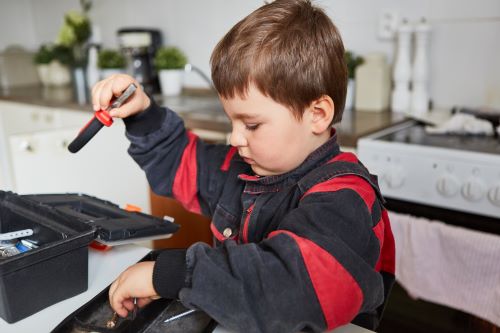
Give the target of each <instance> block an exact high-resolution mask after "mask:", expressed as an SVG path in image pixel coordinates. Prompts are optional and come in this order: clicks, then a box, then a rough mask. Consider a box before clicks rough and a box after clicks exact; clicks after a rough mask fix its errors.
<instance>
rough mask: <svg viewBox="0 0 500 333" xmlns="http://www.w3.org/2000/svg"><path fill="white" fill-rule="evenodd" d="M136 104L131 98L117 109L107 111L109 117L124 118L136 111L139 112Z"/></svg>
mask: <svg viewBox="0 0 500 333" xmlns="http://www.w3.org/2000/svg"><path fill="white" fill-rule="evenodd" d="M138 102H139V101H138V100H137V99H134V98H131V100H129V101H126V102H125V104H123V105H122V106H120V107H119V108H116V109H111V110H109V115H110V116H111V117H117V118H126V117H128V116H130V115H131V114H132V113H134V112H135V111H136V110H139V107H138Z"/></svg>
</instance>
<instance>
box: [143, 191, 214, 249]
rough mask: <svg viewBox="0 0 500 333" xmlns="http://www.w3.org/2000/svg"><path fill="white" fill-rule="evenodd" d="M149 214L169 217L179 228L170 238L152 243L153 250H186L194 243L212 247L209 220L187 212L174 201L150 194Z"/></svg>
mask: <svg viewBox="0 0 500 333" xmlns="http://www.w3.org/2000/svg"><path fill="white" fill-rule="evenodd" d="M151 213H152V214H153V215H155V216H158V217H163V216H165V215H168V216H171V217H173V218H174V219H175V223H177V224H179V225H180V226H181V228H180V229H179V231H177V232H176V233H175V234H174V235H173V236H172V237H170V238H168V239H160V240H155V241H153V248H155V249H163V248H188V247H189V246H190V245H191V244H193V243H196V242H205V243H207V244H209V245H212V232H211V231H210V219H209V218H207V217H205V216H202V215H198V214H194V213H191V212H189V211H187V210H186V209H184V207H182V206H181V204H180V203H178V202H177V201H176V200H175V199H172V198H166V197H162V196H159V195H156V194H154V193H153V192H151Z"/></svg>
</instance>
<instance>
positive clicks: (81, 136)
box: [68, 83, 137, 153]
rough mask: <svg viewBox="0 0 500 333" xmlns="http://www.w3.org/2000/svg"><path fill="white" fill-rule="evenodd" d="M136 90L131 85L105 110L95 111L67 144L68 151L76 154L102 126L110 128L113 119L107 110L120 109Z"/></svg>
mask: <svg viewBox="0 0 500 333" xmlns="http://www.w3.org/2000/svg"><path fill="white" fill-rule="evenodd" d="M136 89H137V87H136V86H135V85H134V84H133V83H132V84H131V85H129V86H128V88H127V89H126V90H125V91H124V92H123V93H122V94H121V95H120V96H119V97H118V98H117V99H116V100H114V101H113V103H111V105H110V106H109V107H108V108H107V109H106V110H99V111H96V112H95V113H94V116H93V117H92V119H90V121H89V122H88V123H87V124H86V125H85V126H84V127H83V128H82V129H81V130H80V132H78V135H77V137H76V138H75V139H74V140H73V141H72V142H71V143H70V144H69V146H68V150H69V151H70V152H72V153H76V152H78V151H79V150H80V149H82V148H83V146H85V145H86V144H87V143H88V142H89V141H90V139H92V138H93V137H94V136H95V135H96V134H97V132H99V130H100V129H101V128H102V127H103V126H107V127H109V126H111V125H112V124H113V118H112V117H111V116H110V115H109V110H111V109H114V108H118V107H120V106H121V105H122V104H123V103H124V102H125V101H126V100H127V99H128V98H129V97H130V96H131V95H132V94H133V93H134V92H135V90H136Z"/></svg>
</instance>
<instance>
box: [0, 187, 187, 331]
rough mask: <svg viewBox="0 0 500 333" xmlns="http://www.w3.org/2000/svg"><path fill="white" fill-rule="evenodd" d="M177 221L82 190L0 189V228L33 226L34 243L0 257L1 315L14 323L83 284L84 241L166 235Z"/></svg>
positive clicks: (175, 227) (78, 290)
mask: <svg viewBox="0 0 500 333" xmlns="http://www.w3.org/2000/svg"><path fill="white" fill-rule="evenodd" d="M178 228H179V226H178V225H176V224H174V223H170V222H167V221H164V220H163V219H160V218H156V217H153V216H149V215H146V214H142V213H138V212H127V211H124V210H122V209H120V208H119V207H118V206H117V205H114V204H112V203H110V202H108V201H103V200H100V199H98V198H95V197H91V196H87V195H81V194H49V195H45V194H43V195H23V196H20V195H17V194H15V193H12V192H5V191H0V233H7V232H12V231H17V230H22V229H33V235H32V236H30V237H29V239H31V240H33V241H35V243H38V244H39V247H38V248H35V249H31V250H29V251H27V252H24V253H20V254H17V255H14V256H11V257H0V317H1V318H3V319H4V320H5V321H7V322H8V323H14V322H16V321H19V320H21V319H23V318H26V317H27V316H29V315H32V314H34V313H36V312H38V311H40V310H42V309H44V308H46V307H48V306H50V305H52V304H55V303H57V302H60V301H62V300H65V299H67V298H70V297H72V296H75V295H78V294H80V293H82V292H84V291H86V290H87V288H88V245H89V244H90V243H91V242H92V241H93V240H94V239H97V240H98V241H100V242H101V241H102V242H106V241H108V242H109V243H117V242H135V241H139V240H142V239H145V238H149V239H151V238H156V237H166V236H170V234H172V233H174V232H175V231H177V230H178Z"/></svg>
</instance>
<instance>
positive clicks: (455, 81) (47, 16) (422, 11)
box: [0, 0, 500, 107]
mask: <svg viewBox="0 0 500 333" xmlns="http://www.w3.org/2000/svg"><path fill="white" fill-rule="evenodd" d="M262 3H263V1H262V0H206V1H202V0H183V1H175V0H142V1H136V0H134V1H132V0H95V1H94V7H93V9H92V13H91V17H92V19H93V22H94V23H96V24H97V25H99V26H100V29H101V34H102V40H103V42H104V44H105V45H106V46H108V47H116V46H117V41H116V30H118V29H119V28H121V27H125V26H127V27H130V26H141V27H156V28H159V29H160V30H161V31H162V32H163V35H164V39H165V42H166V43H167V44H173V45H177V46H179V47H181V48H182V49H184V50H185V51H186V53H187V54H188V57H189V59H190V61H191V62H192V63H193V64H194V65H197V66H199V67H201V68H202V69H203V70H204V71H205V72H206V73H209V71H210V70H209V57H210V53H211V50H212V49H213V47H214V46H215V44H216V43H217V41H218V40H219V39H220V38H221V37H222V36H223V34H224V33H225V32H226V31H227V30H228V29H229V28H230V27H231V26H232V25H233V24H234V23H236V22H237V21H238V20H240V19H241V18H243V17H244V16H245V15H246V14H248V13H250V12H251V11H252V10H254V9H255V8H257V7H258V6H260V5H261V4H262ZM316 3H318V4H319V5H321V6H323V7H324V8H325V9H326V11H327V13H328V14H329V15H330V16H331V17H332V18H333V20H334V22H335V23H336V24H337V25H338V27H339V29H340V31H341V33H342V35H343V38H344V43H345V45H346V47H347V48H349V49H351V50H353V51H355V52H357V53H361V54H364V53H367V52H374V51H382V52H384V53H386V54H387V56H388V59H389V60H392V58H393V53H394V42H392V41H384V40H379V39H378V38H377V36H376V27H377V20H378V17H379V15H380V13H381V11H382V10H383V9H391V10H396V11H397V12H398V13H399V14H400V16H401V17H405V18H407V19H409V20H410V21H413V22H416V21H417V20H419V19H420V18H421V17H426V18H427V19H428V21H429V22H430V23H431V25H432V27H433V32H432V41H431V67H432V83H431V97H432V98H433V101H434V104H435V105H436V106H437V107H449V106H453V105H467V106H479V105H484V104H487V103H488V101H489V100H488V96H489V95H491V96H490V97H489V98H490V100H491V99H493V98H497V99H500V97H499V95H500V1H499V0H477V1H470V0H404V1H401V0H377V1H373V0H355V1H353V0H317V1H316ZM78 6H79V3H78V1H77V0H17V1H11V0H0V29H1V31H3V33H2V34H0V48H3V47H5V46H6V45H8V44H11V43H20V44H22V45H25V46H27V47H29V48H35V47H36V46H37V45H38V44H39V43H42V42H47V41H52V40H54V38H55V36H56V34H57V31H58V28H59V26H60V24H61V23H62V17H63V14H64V12H65V11H67V10H69V9H72V8H73V9H77V8H78ZM35 14H36V15H35ZM6 31H7V32H8V33H6ZM188 84H189V85H192V86H198V85H203V84H204V83H203V81H202V80H201V79H200V78H199V77H197V76H196V75H195V74H192V75H191V77H189V78H188ZM499 107H500V106H499Z"/></svg>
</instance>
